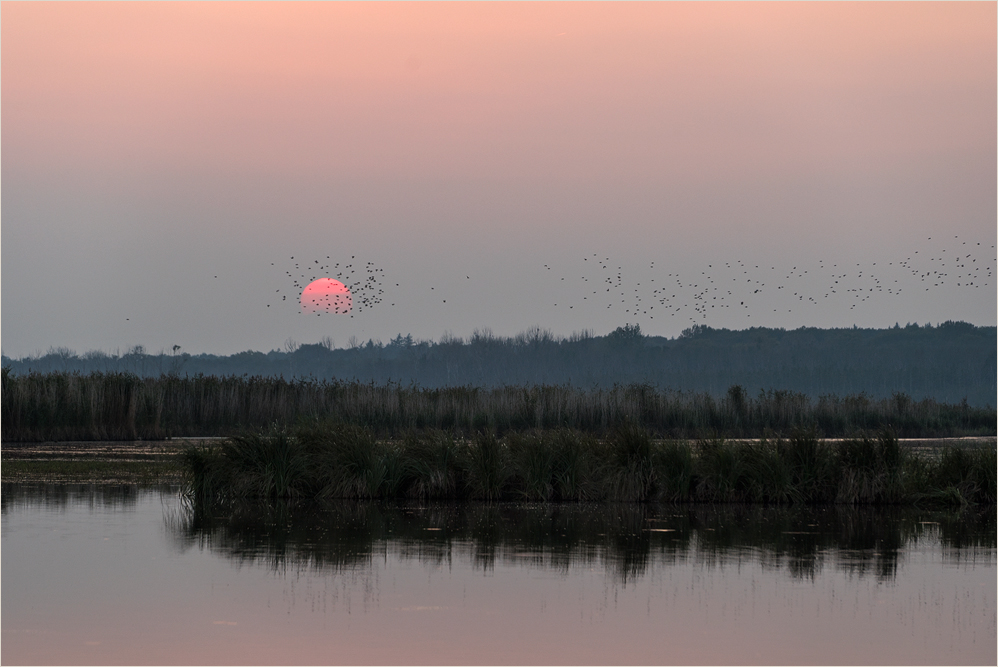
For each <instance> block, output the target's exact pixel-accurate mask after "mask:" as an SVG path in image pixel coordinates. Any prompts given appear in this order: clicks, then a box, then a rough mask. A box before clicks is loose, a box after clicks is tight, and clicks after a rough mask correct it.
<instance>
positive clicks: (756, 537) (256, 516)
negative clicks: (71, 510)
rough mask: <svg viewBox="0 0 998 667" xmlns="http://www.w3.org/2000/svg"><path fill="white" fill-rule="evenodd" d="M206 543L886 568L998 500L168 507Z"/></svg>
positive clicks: (988, 514) (344, 564) (977, 526)
mask: <svg viewBox="0 0 998 667" xmlns="http://www.w3.org/2000/svg"><path fill="white" fill-rule="evenodd" d="M167 522H168V525H169V526H170V531H171V534H172V535H173V536H174V539H176V541H177V543H178V544H179V545H181V546H182V547H183V548H187V547H189V546H190V545H195V544H196V545H198V546H200V547H202V548H205V547H206V548H208V549H210V550H211V551H212V552H214V553H217V554H221V555H224V556H225V557H227V558H231V559H234V560H237V561H240V562H245V563H253V562H260V563H266V564H267V566H268V567H270V568H272V569H274V570H284V569H287V568H288V567H292V568H313V569H316V570H328V571H332V572H337V571H342V570H347V569H349V570H356V569H357V568H361V567H364V566H365V564H367V563H370V562H371V561H372V559H374V558H376V557H383V556H384V555H385V553H386V552H390V553H392V554H395V555H397V556H399V557H401V558H405V559H415V560H417V561H419V562H426V563H438V564H439V563H444V562H450V561H452V560H453V559H454V558H465V559H467V560H469V561H470V562H471V563H472V564H473V565H474V566H475V567H477V568H482V569H485V570H489V569H493V568H495V565H496V563H497V562H501V563H504V564H516V563H521V564H530V565H534V566H537V567H544V568H550V569H554V570H560V571H563V572H567V571H568V569H569V567H570V566H572V565H586V566H593V565H597V564H598V565H600V566H602V567H604V568H606V569H607V570H608V571H610V572H612V573H613V575H614V577H615V578H616V579H617V580H618V581H619V582H620V583H624V584H626V583H627V582H628V581H630V580H633V579H635V578H637V577H640V576H641V575H642V574H643V573H644V572H645V571H646V570H647V568H648V566H649V562H650V561H651V560H654V561H655V562H657V563H662V564H670V563H676V562H685V561H693V562H697V563H702V564H706V565H712V564H721V563H728V562H732V561H739V560H745V559H754V560H756V561H758V562H759V563H761V564H762V565H764V566H765V567H767V568H776V569H780V570H785V571H786V573H787V574H789V575H790V576H792V577H795V578H813V577H814V575H815V573H816V572H817V571H820V570H821V568H823V567H826V566H829V565H831V566H832V567H835V568H839V569H841V570H845V571H848V572H849V573H851V574H855V575H858V576H872V577H876V578H877V579H881V580H890V579H892V578H893V577H894V576H895V575H896V573H897V568H898V561H899V558H901V557H902V554H903V552H904V550H905V549H906V548H912V547H915V546H917V545H918V544H919V543H920V542H924V541H925V540H939V541H940V542H941V544H942V545H943V548H944V549H945V551H946V554H947V559H949V560H952V561H953V562H959V561H960V560H961V559H965V558H968V557H974V554H977V553H978V552H979V550H980V549H982V548H983V549H985V550H994V548H995V542H996V536H995V512H994V510H993V509H992V510H990V511H970V510H967V511H963V512H924V511H919V510H914V509H911V508H879V509H874V508H861V509H855V508H847V507H842V506H827V507H763V506H758V505H754V506H743V505H718V506H702V505H701V506H696V505H685V506H669V505H642V504H634V503H615V504H576V503H566V504H556V503H536V504H535V503H459V504H429V505H427V504H405V503H400V504H395V503H377V502H353V501H338V502H328V503H322V504H319V503H293V502H291V503H289V502H271V503H230V504H225V505H221V504H215V505H209V506H206V505H203V504H201V503H197V502H185V503H184V504H183V505H182V507H181V508H180V509H179V510H178V511H177V513H176V514H174V515H173V516H171V517H169V518H168V519H167Z"/></svg>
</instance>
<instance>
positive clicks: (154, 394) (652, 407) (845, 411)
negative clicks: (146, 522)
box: [2, 369, 996, 442]
mask: <svg viewBox="0 0 998 667" xmlns="http://www.w3.org/2000/svg"><path fill="white" fill-rule="evenodd" d="M2 417H3V440H4V441H6V442H37V441H46V440H134V439H157V438H165V437H171V436H173V437H178V436H230V435H236V434H238V433H241V432H243V431H245V430H246V429H261V428H267V427H269V426H270V425H272V424H275V423H276V424H280V425H284V426H288V427H290V426H293V425H295V424H299V423H303V422H307V421H309V420H316V419H324V420H333V421H337V422H342V423H345V424H353V425H356V426H359V427H362V428H364V429H367V430H369V431H371V432H373V433H374V434H375V435H376V436H378V437H379V438H385V437H399V436H401V435H402V434H404V433H407V432H410V431H414V430H415V431H420V430H427V429H430V430H433V429H436V430H444V431H452V432H456V433H461V434H465V435H470V434H472V433H476V432H478V431H482V430H487V431H491V432H494V433H496V434H497V435H499V436H503V435H505V434H506V433H509V432H526V431H530V430H535V429H545V430H547V429H559V428H568V429H574V430H576V431H583V432H586V433H591V434H596V435H600V436H605V435H606V434H607V433H609V432H611V431H613V430H615V429H618V428H620V427H621V426H622V425H624V424H629V423H634V424H639V425H641V426H642V427H643V428H645V429H648V430H650V431H651V432H652V433H653V434H654V435H656V436H657V437H660V438H673V439H682V438H705V437H713V436H717V437H726V438H746V437H752V438H758V437H763V436H767V437H770V436H772V435H774V434H789V433H791V432H793V431H795V430H813V431H815V432H816V433H818V434H819V435H820V436H822V437H850V436H855V435H859V434H862V433H870V432H876V431H878V430H879V429H882V428H887V427H889V428H891V429H892V430H893V431H894V432H895V433H896V434H897V435H898V436H899V437H943V436H972V435H985V436H990V435H995V432H996V412H995V409H994V408H991V407H988V408H974V407H970V406H968V405H967V404H966V402H964V403H962V404H946V403H939V402H936V401H934V400H930V399H926V400H921V401H914V400H912V399H911V398H910V397H908V396H906V395H904V394H896V395H894V396H893V397H892V398H887V399H876V400H875V399H871V398H869V397H867V396H865V395H858V396H846V397H836V396H821V397H819V398H818V399H817V400H813V399H812V398H810V397H808V396H805V395H804V394H799V393H794V392H789V391H777V390H772V391H762V392H760V393H759V394H757V395H756V396H750V395H748V394H747V392H745V391H744V390H743V389H742V388H741V387H739V386H733V387H731V388H730V389H729V390H728V391H727V393H726V394H725V395H723V396H721V397H715V396H711V395H709V394H706V393H693V392H682V391H673V390H666V389H656V388H654V387H651V386H649V385H615V386H613V387H609V388H593V389H582V388H578V387H573V386H553V385H530V386H507V387H500V388H492V389H484V388H476V387H450V388H443V389H427V388H421V387H418V386H415V385H410V386H402V385H399V384H393V383H388V384H381V385H376V384H364V383H359V382H328V381H315V380H295V381H287V380H283V379H279V378H263V377H216V376H204V375H198V376H194V377H179V376H176V375H163V376H160V377H158V378H140V377H138V376H136V375H132V374H129V373H90V374H86V375H83V374H77V373H44V374H43V373H30V374H27V375H14V374H12V373H10V372H9V371H8V370H7V369H4V371H3V392H2Z"/></svg>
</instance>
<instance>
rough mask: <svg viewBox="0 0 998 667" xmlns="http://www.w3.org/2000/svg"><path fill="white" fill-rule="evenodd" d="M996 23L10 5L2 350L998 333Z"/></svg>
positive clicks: (588, 8)
mask: <svg viewBox="0 0 998 667" xmlns="http://www.w3.org/2000/svg"><path fill="white" fill-rule="evenodd" d="M996 7H998V6H996V4H995V3H984V2H981V3H815V4H812V3H751V2H744V3H742V2H739V3H730V4H729V3H689V4H688V3H636V4H631V3H628V4H618V3H584V4H576V3H536V4H535V3H509V4H506V3H501V4H491V3H490V4H484V3H469V4H465V3H444V4H436V3H411V4H410V3H406V4H394V3H371V4H367V3H343V4H341V3H308V4H298V3H239V2H234V3H104V4H90V3H86V2H79V3H33V2H3V3H0V12H2V15H3V21H2V24H0V128H2V135H0V140H2V160H0V170H2V173H0V186H2V194H3V196H2V200H0V209H2V210H0V230H2V236H0V252H2V262H0V272H2V276H0V290H2V321H0V325H2V329H0V333H2V348H3V353H4V354H5V355H8V356H12V357H21V356H25V355H31V354H38V353H44V352H45V351H46V350H48V349H49V348H51V347H68V348H70V349H73V350H76V351H78V352H83V351H86V350H104V351H110V352H114V351H116V350H117V351H124V350H126V349H128V348H130V347H131V346H133V345H143V346H144V347H145V349H146V350H147V351H151V352H157V351H159V350H167V351H171V350H173V347H174V346H179V349H181V350H182V351H184V352H189V353H192V354H196V353H200V352H210V353H219V354H230V353H234V352H238V351H243V350H250V349H251V350H263V351H266V350H271V349H278V348H282V347H283V346H284V345H285V343H286V342H287V341H296V342H298V343H314V342H318V341H319V340H321V339H322V338H324V337H329V338H330V339H332V340H333V342H334V344H335V345H336V346H337V347H345V346H347V345H348V341H350V340H351V339H353V340H360V341H366V340H367V339H369V338H373V339H375V340H382V341H384V342H388V341H389V340H390V339H391V338H393V337H395V336H396V335H397V334H400V333H401V334H403V335H404V334H407V333H411V334H412V335H413V336H414V337H416V338H423V339H434V340H436V339H439V338H440V337H441V336H444V335H448V336H457V337H467V336H469V335H471V334H472V333H473V332H474V331H476V330H480V331H481V330H489V331H491V332H493V333H494V334H496V335H513V334H516V333H519V332H521V331H524V330H526V329H528V328H530V327H534V326H538V327H541V328H544V329H549V330H551V331H552V332H553V333H554V334H556V335H569V334H571V333H573V332H576V331H582V330H590V331H593V332H594V333H596V334H597V335H602V334H605V333H607V332H609V331H612V330H613V329H615V328H616V327H618V326H621V325H623V324H625V323H633V324H639V325H640V326H641V328H642V331H643V332H644V333H647V334H654V335H664V336H675V335H678V334H680V333H681V332H682V331H683V330H684V329H686V328H687V327H689V326H691V325H693V324H705V325H708V326H713V327H727V328H731V329H744V328H748V327H752V326H771V327H786V328H796V327H800V326H818V327H843V326H850V327H851V326H853V325H858V326H861V327H886V326H893V325H894V324H895V323H896V322H899V323H900V324H902V325H904V324H906V323H907V322H918V323H923V324H924V323H928V322H931V323H939V322H942V321H945V320H950V319H953V320H964V321H968V322H972V323H974V324H978V325H990V326H993V325H995V324H996V290H995V287H994V285H995V283H994V270H995V248H994V246H995V243H996V219H998V207H996V200H998V189H996V182H998V170H996V162H998V149H996V146H998V137H996V127H998V116H996V99H998V90H996V80H998V74H996V53H998V48H996V46H998V44H996V25H998V21H996V18H998V17H996ZM978 244H979V245H978ZM312 278H330V279H334V280H340V281H341V282H344V283H346V284H347V285H348V286H351V287H352V288H353V308H352V310H351V311H350V313H348V314H345V313H318V314H316V313H303V312H302V308H301V307H300V306H299V303H298V298H299V294H300V293H301V289H303V288H304V286H305V285H306V284H307V283H308V281H309V280H310V279H312ZM835 281H838V282H835Z"/></svg>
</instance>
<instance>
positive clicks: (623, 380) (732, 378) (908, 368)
mask: <svg viewBox="0 0 998 667" xmlns="http://www.w3.org/2000/svg"><path fill="white" fill-rule="evenodd" d="M996 344H998V329H996V327H978V326H974V325H972V324H967V323H965V322H944V323H942V324H940V325H938V326H931V325H925V326H919V325H917V324H909V325H907V326H903V327H902V326H897V325H895V326H894V327H892V328H888V329H860V328H855V327H854V328H849V329H817V328H800V329H795V330H790V331H788V330H784V329H770V328H764V327H759V328H752V329H746V330H742V331H731V330H728V329H713V328H710V327H707V326H694V327H692V328H690V329H687V330H685V331H684V332H683V333H682V334H681V335H679V336H678V337H676V338H665V337H660V336H645V335H643V334H642V332H641V329H640V327H639V326H638V325H625V326H623V327H619V328H618V329H617V330H615V331H613V332H612V333H610V334H608V335H606V336H595V335H592V334H591V333H585V332H584V333H577V334H573V335H572V336H570V337H567V338H559V337H556V336H554V335H553V334H552V333H551V332H550V331H547V330H543V329H540V328H534V329H531V330H528V331H526V332H524V333H521V334H519V335H517V336H513V337H508V338H505V337H498V336H494V335H492V334H491V332H489V331H487V330H486V331H476V332H475V334H474V335H472V336H471V337H470V338H468V339H467V340H463V339H461V338H456V337H451V336H445V337H443V338H441V339H440V340H439V341H437V342H433V341H425V340H415V339H414V338H413V337H412V336H411V335H407V336H402V335H401V334H399V335H398V336H396V337H395V338H394V339H393V340H391V341H390V342H388V343H387V344H385V343H382V342H380V341H375V340H368V341H367V342H366V343H359V342H357V341H352V343H351V345H350V346H349V347H348V348H335V347H334V346H333V344H332V341H331V340H329V339H328V338H327V339H326V340H325V342H323V343H318V344H302V345H299V344H297V343H295V342H294V341H291V340H289V341H287V343H286V344H285V349H283V350H272V351H270V352H266V353H264V352H252V351H247V352H240V353H238V354H233V355H230V356H224V355H212V354H196V355H192V354H188V353H186V352H183V351H182V350H181V349H180V348H179V347H175V348H174V349H173V350H172V352H161V353H158V354H149V353H147V352H146V351H145V350H144V349H143V348H142V347H141V346H136V347H133V348H131V349H129V350H128V351H127V352H125V353H124V354H110V353H105V352H87V353H84V354H76V353H74V352H73V351H71V350H68V349H65V348H60V349H51V350H49V352H48V353H46V354H44V355H38V356H33V357H26V358H23V359H10V358H8V357H6V356H4V357H3V360H2V363H3V366H4V367H5V368H8V369H9V372H10V373H12V374H14V375H21V374H28V373H31V372H40V373H48V372H79V373H89V372H94V371H100V372H105V373H106V372H127V373H134V374H136V375H138V376H140V377H158V376H160V375H179V376H196V375H199V374H203V375H214V376H261V377H284V378H286V379H292V378H315V379H319V380H341V381H354V380H356V381H360V382H373V383H379V384H380V383H386V382H397V383H401V384H404V385H408V384H416V385H418V386H420V387H425V388H440V387H453V386H472V387H483V388H490V387H500V386H511V385H529V384H545V385H571V386H575V387H579V388H586V389H588V388H594V387H604V388H606V387H611V386H613V385H623V384H635V383H637V384H648V385H651V386H654V387H658V388H662V389H674V390H681V391H690V392H702V393H707V394H711V395H714V396H721V395H724V394H725V393H726V392H727V390H728V388H729V387H732V386H733V385H740V386H741V387H743V388H744V391H747V392H749V393H751V394H753V395H754V394H756V393H758V392H760V391H765V390H771V389H779V390H789V391H793V392H799V393H802V394H806V395H808V396H813V397H819V396H823V395H840V396H841V395H850V394H861V393H864V394H866V395H868V396H870V397H871V398H886V397H890V396H892V395H894V394H898V393H903V394H907V395H908V396H910V397H911V398H913V399H915V400H921V399H925V398H931V399H935V400H937V401H942V402H948V403H959V402H961V401H963V400H966V401H967V403H968V404H969V405H972V406H975V407H984V406H994V405H995V402H996V401H995V393H996V369H998V360H996Z"/></svg>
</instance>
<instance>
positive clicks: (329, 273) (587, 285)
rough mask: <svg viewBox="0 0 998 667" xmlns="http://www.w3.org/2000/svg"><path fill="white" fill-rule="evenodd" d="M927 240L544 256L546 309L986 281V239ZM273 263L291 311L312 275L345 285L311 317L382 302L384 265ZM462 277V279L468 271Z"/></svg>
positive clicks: (682, 307) (863, 293)
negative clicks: (755, 257)
mask: <svg viewBox="0 0 998 667" xmlns="http://www.w3.org/2000/svg"><path fill="white" fill-rule="evenodd" d="M928 241H929V242H930V243H928V244H923V245H926V246H928V247H923V248H921V249H920V250H917V251H914V252H912V253H911V254H910V255H909V256H908V257H904V258H899V259H897V260H895V261H889V262H879V261H878V262H868V263H865V264H864V263H855V262H848V263H846V262H832V261H830V260H825V259H820V260H818V261H817V263H816V264H812V265H808V266H804V265H803V264H802V263H797V264H790V265H788V266H778V265H776V264H774V263H768V264H764V263H762V262H759V263H755V262H747V261H744V260H740V259H736V260H733V261H730V262H712V263H709V264H707V265H706V267H701V270H697V271H685V272H678V271H677V270H676V269H675V267H674V266H673V267H672V268H671V270H670V269H665V268H662V262H661V261H658V262H657V263H656V262H651V263H650V264H649V265H645V266H641V267H636V266H634V267H628V269H631V268H633V269H636V270H634V271H630V270H628V269H625V266H624V264H623V263H614V262H612V261H611V258H610V257H605V256H600V255H598V254H593V255H591V256H588V257H583V258H582V260H581V261H582V265H581V267H577V269H581V271H579V273H575V276H570V275H569V273H565V272H562V274H561V275H559V273H558V272H556V271H555V269H554V268H553V267H552V266H551V265H547V264H545V265H544V267H543V270H544V272H545V273H547V274H548V275H551V276H552V277H554V276H557V278H556V280H557V283H558V285H560V286H561V289H556V290H552V292H556V293H559V294H561V297H560V298H559V299H558V300H557V301H554V302H553V303H552V304H551V305H552V307H554V308H558V309H569V310H576V311H578V310H583V309H586V310H589V309H592V308H598V309H601V310H612V311H616V312H619V313H621V315H623V316H627V317H640V318H644V317H647V318H648V319H651V320H654V319H655V318H656V317H658V318H660V319H665V318H668V317H672V318H678V319H680V320H688V321H690V322H694V323H700V322H704V321H706V320H708V319H709V318H710V316H711V315H712V314H720V313H722V312H725V311H727V312H732V311H737V312H741V313H743V314H744V315H745V316H746V317H751V316H752V314H756V315H757V316H758V315H761V314H763V312H766V313H770V312H771V313H779V312H787V313H792V312H794V311H795V310H800V309H802V308H813V307H817V306H822V305H831V304H832V303H833V302H836V303H837V304H838V305H842V304H847V305H848V307H849V309H855V308H856V307H857V306H860V305H861V304H864V303H867V302H871V301H873V300H877V299H884V298H894V297H898V296H901V295H902V294H904V295H909V294H924V293H925V292H931V291H933V290H937V289H942V288H950V289H958V290H978V289H981V288H986V287H989V286H991V285H992V284H993V283H994V273H995V264H996V258H995V246H994V245H989V244H983V245H982V244H981V243H977V242H971V241H964V240H962V239H961V238H960V237H959V236H954V237H952V239H949V238H947V239H942V238H940V237H929V238H928ZM271 266H275V263H271ZM281 270H283V272H284V277H285V279H286V280H287V284H286V285H285V287H284V288H283V289H278V290H276V292H275V293H274V296H280V300H279V303H290V304H291V305H293V306H294V307H295V310H296V311H297V312H298V313H299V314H309V313H307V312H305V311H306V309H303V308H301V307H300V301H299V300H300V298H301V295H302V293H303V291H304V290H305V288H306V287H307V286H308V285H309V284H310V283H311V282H312V281H314V280H317V279H319V278H333V279H336V280H338V281H340V282H342V283H343V284H344V285H345V286H346V287H347V288H348V289H349V292H350V295H349V297H348V298H350V302H349V306H350V307H349V308H335V309H326V311H323V310H321V309H319V310H318V312H316V314H317V315H320V316H321V315H322V314H324V312H340V313H346V312H349V314H350V317H353V316H354V314H355V313H356V314H359V313H361V312H364V311H365V310H370V309H372V308H374V307H375V306H378V305H380V304H382V303H383V301H384V300H385V293H386V291H385V288H384V282H383V281H384V280H385V276H384V270H383V269H381V268H378V267H377V266H376V265H375V264H374V263H373V262H367V263H365V264H363V265H362V264H360V263H359V262H357V261H356V257H355V256H351V258H350V260H349V261H345V262H334V261H333V260H332V259H331V258H330V257H329V256H327V257H326V258H325V261H322V260H315V259H309V260H303V259H301V258H300V257H299V258H298V259H295V257H291V262H290V263H289V264H288V265H287V266H286V267H285V268H284V269H281ZM549 272H550V273H549ZM573 273H574V272H573ZM576 276H577V277H576ZM465 278H466V279H467V280H471V277H470V276H465ZM395 286H396V287H398V284H397V283H396V284H395ZM566 288H567V289H566ZM428 291H429V294H428V295H427V296H433V297H434V300H437V299H439V300H440V301H442V303H445V304H446V303H447V299H443V298H442V296H444V294H442V291H438V290H436V288H435V287H429V290H428ZM540 292H541V293H543V292H544V290H540ZM289 296H290V297H291V299H290V300H289V299H288V297H289ZM310 298H319V299H321V298H322V297H321V296H317V297H310ZM345 303H346V302H345ZM316 305H321V304H318V303H317V304H316ZM390 305H392V306H394V305H395V304H394V303H391V304H390ZM270 306H271V304H268V305H267V307H268V308H269V307H270ZM310 310H316V309H315V308H313V309H310Z"/></svg>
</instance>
